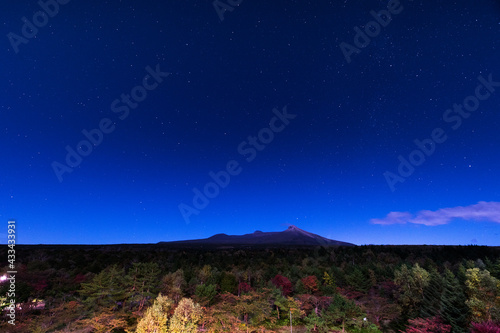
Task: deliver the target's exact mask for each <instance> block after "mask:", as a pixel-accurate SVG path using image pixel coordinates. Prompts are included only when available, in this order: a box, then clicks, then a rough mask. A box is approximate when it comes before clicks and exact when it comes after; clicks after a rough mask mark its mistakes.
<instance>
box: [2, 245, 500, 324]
mask: <svg viewBox="0 0 500 333" xmlns="http://www.w3.org/2000/svg"><path fill="white" fill-rule="evenodd" d="M0 258H7V248H6V247H2V248H1V249H0ZM7 264H8V263H7V261H6V260H5V261H4V262H1V267H2V270H1V271H0V275H4V274H5V273H6V272H7ZM8 288H9V286H8V283H5V282H0V304H1V307H2V309H3V316H2V321H1V322H0V331H2V332H81V333H90V332H115V333H117V332H138V333H144V332H158V333H159V332H179V333H180V332H183V333H184V332H188V333H194V332H276V333H278V332H374V333H375V332H406V333H424V332H445V333H446V332H474V333H482V332H497V333H498V332H500V248H497V247H485V246H472V245H471V246H378V245H377V246H354V247H302V248H301V247H293V248H292V247H288V248H286V247H279V248H273V247H265V248H257V247H240V248H238V247H227V248H212V249H211V248H175V247H169V246H166V245H161V244H157V245H154V244H148V245H146V244H145V245H102V246H97V245H93V246H92V245H87V246H83V245H81V246H80V245H74V246H71V245H59V246H56V245H24V246H22V245H20V246H17V276H16V302H17V307H16V322H15V325H12V324H9V323H8V317H7V313H8V311H6V309H7V306H8V303H7V302H6V294H7V292H8Z"/></svg>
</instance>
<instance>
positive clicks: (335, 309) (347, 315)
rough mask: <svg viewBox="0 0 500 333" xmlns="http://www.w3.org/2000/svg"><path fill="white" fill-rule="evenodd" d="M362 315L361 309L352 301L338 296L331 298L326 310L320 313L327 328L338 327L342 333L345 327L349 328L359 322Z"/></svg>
mask: <svg viewBox="0 0 500 333" xmlns="http://www.w3.org/2000/svg"><path fill="white" fill-rule="evenodd" d="M363 315H364V314H363V312H362V311H361V309H360V308H359V307H358V306H357V305H356V304H355V303H354V302H353V301H350V300H347V299H345V298H344V297H342V296H341V295H339V294H336V295H334V296H333V300H332V303H331V304H330V306H329V307H328V309H326V310H323V312H322V317H323V318H324V319H325V321H326V323H327V324H328V325H329V326H336V327H338V326H339V325H340V326H341V327H342V332H344V331H345V327H346V326H347V327H351V326H354V325H355V322H356V321H361V320H362V319H361V318H363Z"/></svg>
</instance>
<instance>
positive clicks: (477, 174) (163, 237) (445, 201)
mask: <svg viewBox="0 0 500 333" xmlns="http://www.w3.org/2000/svg"><path fill="white" fill-rule="evenodd" d="M0 13H2V14H1V15H2V18H3V19H2V25H1V28H2V34H3V37H2V43H1V44H0V53H1V55H2V57H1V59H2V61H1V65H0V76H1V78H2V80H1V81H0V91H1V99H0V115H1V131H0V133H1V138H0V145H1V152H2V155H1V157H2V163H1V164H0V165H1V167H0V172H1V177H0V220H2V221H4V222H2V223H0V237H1V238H2V239H3V240H5V243H6V241H7V221H8V220H9V219H15V220H16V225H17V229H16V237H17V238H16V241H17V243H21V244H42V243H43V244H113V243H156V242H159V241H170V240H181V239H193V238H205V237H209V236H211V235H213V234H216V233H227V234H244V233H251V232H253V231H255V230H262V231H281V230H284V229H286V227H287V225H289V224H293V225H296V226H298V227H299V228H302V229H304V230H307V231H310V232H313V233H317V234H320V235H322V236H325V237H328V238H332V239H336V240H341V241H346V242H352V243H355V244H360V245H361V244H462V245H467V244H480V245H500V241H499V240H500V172H499V170H500V149H499V147H500V130H499V126H500V61H499V60H500V3H499V2H498V1H493V0H478V1H450V0H445V1H438V2H437V3H435V2H433V1H425V3H424V1H416V0H415V1H410V0H401V2H397V1H394V0H391V1H348V0H345V1H250V0H242V1H241V0H220V1H219V0H217V1H216V2H212V1H211V0H206V1H192V0H186V1H159V0H154V1H153V0H146V1H140V2H138V1H132V0H122V1H78V0H71V1H68V0H59V2H55V0H42V1H41V3H37V2H36V1H24V0H22V1H3V2H2V3H1V4H0ZM387 13H388V14H389V15H390V16H391V18H390V19H389V17H388V15H387ZM33 22H35V23H36V24H37V25H34V23H33ZM1 225H3V226H4V227H3V230H2V227H1Z"/></svg>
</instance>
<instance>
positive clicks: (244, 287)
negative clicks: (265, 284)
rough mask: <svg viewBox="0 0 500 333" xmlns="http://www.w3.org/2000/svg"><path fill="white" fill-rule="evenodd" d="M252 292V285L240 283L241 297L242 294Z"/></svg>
mask: <svg viewBox="0 0 500 333" xmlns="http://www.w3.org/2000/svg"><path fill="white" fill-rule="evenodd" d="M250 290H252V287H250V285H249V284H248V283H246V282H240V283H239V284H238V295H240V294H241V293H247V292H249V291H250Z"/></svg>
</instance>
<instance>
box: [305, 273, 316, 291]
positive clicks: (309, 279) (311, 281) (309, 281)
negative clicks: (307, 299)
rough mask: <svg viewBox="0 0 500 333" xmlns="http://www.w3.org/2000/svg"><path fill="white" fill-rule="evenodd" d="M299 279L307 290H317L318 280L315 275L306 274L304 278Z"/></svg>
mask: <svg viewBox="0 0 500 333" xmlns="http://www.w3.org/2000/svg"><path fill="white" fill-rule="evenodd" d="M301 281H302V284H303V285H304V288H306V289H307V291H309V292H312V293H315V292H317V291H318V290H319V288H318V285H319V281H318V278H317V277H316V276H315V275H310V276H306V277H305V278H303V279H301Z"/></svg>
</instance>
